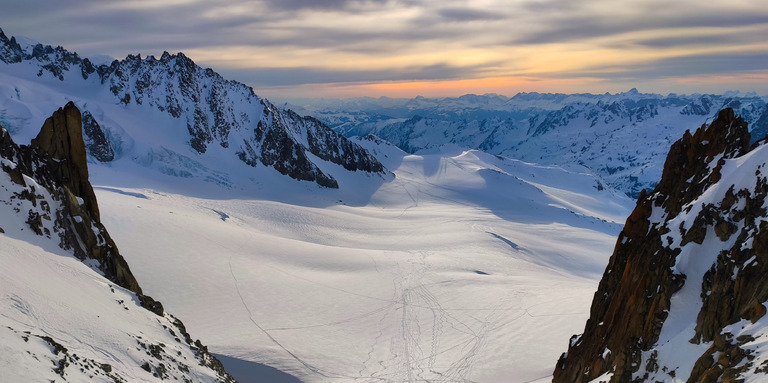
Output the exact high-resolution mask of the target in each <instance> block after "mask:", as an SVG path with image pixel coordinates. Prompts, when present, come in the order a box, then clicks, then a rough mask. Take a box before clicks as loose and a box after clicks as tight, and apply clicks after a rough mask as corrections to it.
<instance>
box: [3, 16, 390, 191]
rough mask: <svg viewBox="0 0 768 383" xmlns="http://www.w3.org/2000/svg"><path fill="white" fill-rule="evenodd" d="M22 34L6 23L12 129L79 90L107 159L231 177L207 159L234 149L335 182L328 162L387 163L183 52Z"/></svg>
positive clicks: (304, 176) (93, 143)
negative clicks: (122, 52)
mask: <svg viewBox="0 0 768 383" xmlns="http://www.w3.org/2000/svg"><path fill="white" fill-rule="evenodd" d="M24 41H25V42H24V43H19V42H18V41H17V40H16V38H14V37H11V38H8V37H7V36H6V35H5V34H4V33H3V32H2V30H0V69H1V71H0V72H2V75H3V79H2V80H3V81H2V85H0V88H2V89H0V93H2V95H3V96H4V97H3V98H2V100H0V123H2V124H3V125H4V126H5V127H6V128H7V129H8V130H9V131H11V132H12V133H13V134H17V133H20V132H21V131H22V130H25V129H26V130H29V131H32V130H34V129H36V128H35V126H38V125H39V120H38V118H37V117H35V116H38V115H44V114H42V113H38V110H36V109H41V110H48V112H47V113H49V111H50V110H52V109H55V107H54V105H56V104H63V102H66V101H70V100H72V101H74V102H75V103H76V104H77V105H78V107H79V108H80V109H81V110H82V113H83V117H84V123H85V139H86V141H87V143H88V151H89V154H90V155H91V156H92V157H93V158H94V159H95V160H98V161H101V162H109V161H113V160H116V159H119V158H121V157H123V156H130V157H131V158H133V159H134V160H135V161H136V162H138V163H140V164H143V165H145V166H147V167H151V168H154V169H156V170H160V171H162V172H165V173H168V174H175V175H178V176H182V177H192V176H199V177H203V178H208V179H210V180H211V181H213V182H218V183H225V184H226V183H228V180H226V179H222V176H221V175H220V174H218V173H217V172H216V171H214V170H212V169H208V168H209V167H210V166H211V165H210V164H211V163H213V164H215V163H216V162H218V161H219V160H220V159H221V158H222V157H224V158H230V157H232V158H238V159H239V160H240V161H242V163H245V164H247V165H250V166H252V167H256V166H259V165H265V166H267V167H270V168H274V169H275V170H277V171H278V172H280V173H282V174H284V175H288V176H290V177H292V178H295V179H297V180H304V181H312V182H316V183H317V184H319V185H321V186H325V187H330V188H336V187H338V183H337V181H336V180H335V179H334V177H333V176H332V175H331V174H329V173H327V172H326V171H323V170H321V167H325V165H323V163H325V162H328V163H331V164H335V165H338V166H340V167H341V168H343V169H345V170H348V171H362V172H367V173H371V174H384V173H385V172H386V171H385V169H384V168H383V166H382V165H381V163H379V162H378V161H377V160H376V159H375V158H374V157H372V156H371V155H369V154H368V153H367V152H366V151H365V150H364V149H362V148H361V147H360V146H358V145H356V144H354V143H353V142H351V141H349V140H347V139H346V138H344V137H343V136H341V135H339V134H337V133H335V132H334V131H333V130H331V129H329V128H328V127H326V126H325V125H324V124H323V123H321V122H320V121H318V120H316V119H313V118H307V117H302V116H299V115H297V114H295V113H292V112H286V111H284V110H281V109H279V108H277V107H275V106H274V105H273V104H271V103H270V102H269V101H267V100H266V99H264V98H261V97H259V96H257V95H256V94H255V93H254V91H253V89H251V88H250V87H248V86H246V85H244V84H241V83H238V82H236V81H231V80H226V79H224V78H222V77H221V76H220V75H219V74H217V73H216V72H214V71H213V70H212V69H203V68H201V67H200V66H198V65H196V64H195V63H194V62H193V61H192V60H190V59H189V58H188V57H186V56H185V55H184V54H183V53H179V54H177V55H172V54H169V53H167V52H165V53H163V55H162V56H161V57H160V58H155V57H153V56H150V57H146V58H142V57H141V56H140V55H137V56H134V55H129V56H128V57H126V58H125V59H123V60H114V61H112V62H111V63H109V64H101V65H96V64H95V63H94V62H93V61H91V60H90V59H88V58H82V57H80V56H79V55H78V54H77V53H74V52H70V51H68V50H66V49H64V48H62V47H52V46H50V45H43V44H39V43H37V44H33V43H29V42H27V40H26V39H25V40H24ZM40 94H48V96H47V97H40V96H39V95H40ZM164 138H165V140H164ZM179 144H181V145H179ZM134 146H135V147H134Z"/></svg>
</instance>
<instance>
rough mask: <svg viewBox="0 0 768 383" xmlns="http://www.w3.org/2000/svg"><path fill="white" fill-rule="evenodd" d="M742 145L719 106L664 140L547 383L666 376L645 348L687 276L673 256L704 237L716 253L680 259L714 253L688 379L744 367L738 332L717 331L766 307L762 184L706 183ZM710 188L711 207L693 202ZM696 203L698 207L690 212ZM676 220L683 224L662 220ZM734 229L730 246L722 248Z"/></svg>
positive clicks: (767, 250)
mask: <svg viewBox="0 0 768 383" xmlns="http://www.w3.org/2000/svg"><path fill="white" fill-rule="evenodd" d="M749 143H750V135H749V133H748V131H747V124H746V122H744V120H742V119H741V118H738V117H735V116H734V112H733V110H731V109H724V110H722V111H721V112H720V113H719V114H718V117H717V119H716V120H715V121H714V122H712V124H711V125H710V126H709V127H706V126H702V127H701V128H700V129H698V130H697V131H696V132H695V133H694V134H690V133H689V132H686V133H685V135H684V136H683V138H681V139H680V140H678V141H677V142H675V143H674V144H673V145H672V148H671V149H670V151H669V155H668V156H667V159H666V162H665V166H664V171H663V175H662V178H661V181H660V182H659V184H658V185H657V186H656V188H655V189H654V190H653V192H651V193H650V194H648V193H645V192H643V193H641V194H640V197H639V198H638V201H637V206H636V207H635V210H634V211H633V212H632V214H631V215H630V217H629V218H628V219H627V222H626V224H625V227H624V230H623V231H622V232H621V234H620V235H619V238H618V240H617V243H616V247H615V250H614V253H613V255H612V256H611V258H610V261H609V264H608V267H607V268H606V271H605V273H604V274H603V278H602V280H601V281H600V284H599V287H598V290H597V292H596V293H595V296H594V299H593V302H592V307H591V309H590V318H589V320H588V321H587V323H586V326H585V330H584V333H583V334H582V335H580V336H574V337H573V338H572V339H571V343H570V345H569V348H568V352H567V353H565V354H563V356H561V358H560V360H559V361H558V363H557V367H556V368H555V371H554V380H553V381H554V382H588V381H591V380H593V379H595V378H597V377H599V376H601V375H603V374H605V373H608V372H610V373H611V374H612V375H611V378H610V381H611V382H630V381H632V382H635V381H637V382H641V381H647V380H649V381H654V380H659V378H658V376H657V375H658V374H662V373H663V374H668V375H666V376H667V379H669V378H670V377H671V376H674V373H675V371H674V370H673V369H672V367H671V366H670V367H669V369H668V368H667V366H666V365H664V363H665V362H664V361H662V360H656V356H657V354H656V352H655V351H654V350H655V347H657V346H658V345H657V344H656V342H657V341H658V340H659V335H660V334H661V331H662V328H663V326H664V324H665V320H666V319H667V316H668V315H669V312H670V302H671V298H672V296H673V294H675V293H676V292H677V291H679V290H680V289H681V288H682V287H683V285H684V284H685V283H687V276H686V275H685V274H682V273H677V272H676V270H677V269H676V262H677V261H678V259H677V258H678V255H680V253H681V251H682V248H683V247H684V246H686V245H688V244H696V245H697V246H698V245H700V244H702V243H703V242H704V241H705V240H706V239H707V238H708V236H713V237H716V241H717V242H715V243H723V244H724V245H722V246H723V249H722V250H720V248H717V247H708V248H705V247H697V248H696V249H695V250H691V251H695V252H696V253H695V254H693V255H690V254H689V255H687V256H688V257H694V256H696V257H703V256H704V255H703V254H700V253H701V252H714V254H710V256H712V257H715V256H716V258H717V260H716V261H715V262H714V263H713V265H712V267H711V269H710V270H709V271H708V272H706V274H705V275H704V276H703V282H702V286H701V300H702V302H701V310H700V312H699V313H698V317H697V319H696V324H695V335H694V336H693V339H691V340H690V342H691V343H702V342H705V343H708V342H711V343H712V344H711V347H710V348H709V350H708V351H707V352H706V353H704V354H703V355H700V356H696V355H692V356H690V357H692V358H694V360H696V359H698V360H697V362H696V365H695V367H694V369H693V371H691V375H690V379H689V380H688V381H689V382H710V381H712V382H714V381H716V380H717V379H724V380H723V381H726V380H728V379H732V378H734V377H736V376H738V375H739V374H740V373H741V372H743V371H746V369H748V368H749V366H750V364H749V363H741V364H739V362H741V361H742V360H743V359H744V358H745V357H749V352H748V351H747V350H746V349H744V348H740V345H743V344H744V343H746V342H748V341H749V339H748V337H738V338H737V339H734V337H733V336H731V335H730V334H728V333H723V328H724V327H726V326H728V325H730V324H733V323H736V322H738V321H739V320H741V319H748V320H751V321H753V322H754V321H756V320H757V319H759V318H760V317H762V316H763V315H764V314H765V312H766V309H765V307H764V306H763V305H762V302H765V301H766V300H768V279H766V278H765V277H764V276H765V275H768V274H766V273H768V224H767V223H766V217H768V214H767V213H766V210H765V208H764V207H763V206H764V202H765V198H766V196H767V195H768V183H767V182H766V177H765V176H764V175H762V173H761V171H760V169H759V168H758V170H757V171H756V172H755V178H756V179H755V181H756V182H754V185H752V183H750V182H746V185H747V186H745V187H743V188H740V189H739V186H738V185H725V186H723V185H716V184H717V183H718V182H719V181H720V180H721V178H722V177H723V174H722V171H723V166H724V165H725V163H726V160H727V159H732V158H736V157H739V156H741V155H744V154H746V153H747V152H748V151H749V150H750V147H749ZM715 186H717V187H722V188H723V190H725V188H728V186H730V189H728V190H727V192H725V193H724V194H725V196H724V198H723V199H722V200H721V201H717V202H716V203H706V202H697V200H698V199H699V198H701V197H702V195H703V194H704V192H705V191H708V190H709V189H710V188H713V187H715ZM696 203H698V204H699V205H697V206H701V208H700V210H699V211H698V212H696V210H693V212H691V209H692V205H693V204H696ZM678 217H679V218H680V219H682V220H683V222H684V223H685V224H684V223H679V224H677V225H673V224H671V223H670V221H672V220H675V219H676V218H678ZM680 219H678V220H677V221H675V222H678V221H680ZM686 228H687V229H686ZM734 235H737V237H736V238H737V239H736V240H735V242H733V244H732V245H727V244H728V243H731V242H727V241H728V240H729V239H731V238H733V236H734ZM674 238H678V239H674ZM746 244H749V246H747V245H746ZM695 259H699V258H695ZM704 259H706V258H704ZM691 262H696V260H694V261H691ZM698 262H704V261H698ZM747 266H749V267H747ZM694 280H696V279H694ZM688 283H690V282H688ZM714 356H718V357H719V359H717V360H715V359H714ZM728 381H730V380H728Z"/></svg>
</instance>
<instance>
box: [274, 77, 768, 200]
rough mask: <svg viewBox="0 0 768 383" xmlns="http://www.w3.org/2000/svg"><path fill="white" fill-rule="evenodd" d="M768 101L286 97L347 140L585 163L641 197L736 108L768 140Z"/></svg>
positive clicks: (631, 96) (632, 95) (735, 97)
mask: <svg viewBox="0 0 768 383" xmlns="http://www.w3.org/2000/svg"><path fill="white" fill-rule="evenodd" d="M767 100H768V97H760V96H758V95H755V94H740V93H735V92H734V93H729V94H724V95H698V94H697V95H675V94H670V95H667V96H662V95H659V94H647V93H639V92H638V91H637V90H635V89H632V90H630V91H629V92H626V93H620V94H602V95H593V94H572V95H566V94H542V93H520V94H517V95H516V96H514V97H505V96H500V95H495V94H486V95H481V96H478V95H466V96H462V97H458V98H424V97H417V98H413V99H391V98H379V99H375V98H361V99H350V100H287V101H285V103H284V107H285V108H289V109H295V110H296V111H297V112H299V113H302V114H309V115H312V116H314V117H315V118H317V119H319V120H321V121H323V122H325V123H326V124H328V125H329V126H331V127H333V128H334V129H335V130H336V131H338V132H339V133H342V134H344V135H346V136H365V135H368V134H373V135H375V136H377V137H379V138H382V139H384V140H387V141H389V142H391V143H393V144H395V145H397V146H398V147H400V148H401V149H403V150H405V151H408V152H412V153H413V152H416V151H418V150H421V149H424V148H428V147H430V146H439V145H443V144H447V143H452V144H457V145H460V146H463V147H467V148H473V149H480V150H483V151H486V152H489V153H492V154H497V155H503V156H508V157H512V158H517V159H521V160H523V161H529V162H536V163H542V164H558V165H563V166H568V165H570V164H580V165H584V166H586V167H588V168H590V169H592V171H594V172H595V173H596V174H598V175H599V176H601V177H603V178H604V179H605V180H606V181H607V183H608V184H610V185H612V186H614V187H616V188H618V189H620V190H622V191H624V192H625V193H627V194H628V195H630V196H633V197H636V196H637V195H638V194H639V193H640V191H641V190H642V189H652V188H653V187H654V186H655V182H656V181H657V180H658V179H659V177H660V176H661V169H662V165H663V159H664V156H665V153H666V151H667V148H668V147H669V145H670V144H671V143H672V142H674V141H675V140H676V138H677V137H679V136H680V135H682V133H683V132H684V131H685V130H686V129H689V128H690V127H692V126H700V125H702V124H704V123H707V122H710V121H711V120H712V119H713V118H714V117H715V116H716V115H717V112H718V111H719V110H721V109H723V108H726V107H728V108H732V109H734V111H735V113H736V114H737V115H739V116H742V117H743V118H744V119H745V120H746V121H747V122H748V123H749V126H750V131H751V133H752V136H753V140H757V139H760V138H762V137H764V136H765V135H766V133H768V108H766V101H767Z"/></svg>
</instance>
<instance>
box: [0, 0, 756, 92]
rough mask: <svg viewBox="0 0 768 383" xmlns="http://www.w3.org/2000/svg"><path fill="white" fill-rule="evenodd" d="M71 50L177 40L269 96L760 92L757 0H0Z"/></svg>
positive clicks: (9, 28) (172, 44)
mask: <svg viewBox="0 0 768 383" xmlns="http://www.w3.org/2000/svg"><path fill="white" fill-rule="evenodd" d="M2 1H3V2H4V3H7V4H3V6H2V9H3V12H2V14H0V28H2V29H3V31H4V32H5V33H6V34H7V35H9V36H10V35H16V36H19V35H20V36H25V37H28V38H31V39H33V40H36V41H40V42H42V43H45V44H51V45H61V46H63V47H65V48H67V49H68V50H71V51H75V52H78V53H79V54H80V55H81V56H86V57H87V56H91V55H99V54H105V55H109V56H112V57H115V58H124V57H125V56H127V55H128V54H137V53H140V54H141V55H142V56H143V57H145V56H148V55H155V56H157V57H159V56H160V55H161V54H162V52H163V51H169V52H170V53H177V52H184V53H185V54H186V55H187V56H189V57H190V58H192V59H193V60H194V61H195V62H196V63H198V64H199V65H201V66H203V67H211V68H213V69H214V70H216V71H217V72H219V73H221V74H222V75H224V76H225V77H227V78H229V79H233V80H237V81H240V82H243V83H246V84H248V85H250V86H253V87H254V88H255V90H256V92H257V93H259V94H262V95H265V96H267V97H279V98H290V97H331V98H340V97H358V96H371V97H379V96H389V97H415V96H417V95H421V96H425V97H439V96H459V95H463V94H469V93H474V94H484V93H497V94H503V95H508V96H511V95H514V94H516V93H518V92H563V93H580V92H590V93H604V92H611V93H614V92H621V91H626V90H629V89H631V88H637V89H638V90H640V91H641V92H654V93H662V94H666V93H723V92H725V91H728V90H741V91H744V92H752V91H754V92H757V93H758V94H760V95H766V94H768V7H767V6H765V5H766V4H765V2H764V0H730V1H724V0H710V1H705V2H702V1H700V0H677V1H669V0H664V1H661V0H621V1H616V0H609V1H606V0H570V1H565V0H520V1H518V0H474V1H465V0H423V1H417V0H316V1H309V0H119V1H115V0H95V1H94V0H70V1H61V0H25V1H15V0H2Z"/></svg>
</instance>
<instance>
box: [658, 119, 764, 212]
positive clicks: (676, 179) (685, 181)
mask: <svg viewBox="0 0 768 383" xmlns="http://www.w3.org/2000/svg"><path fill="white" fill-rule="evenodd" d="M749 142H750V134H749V131H748V129H747V123H746V122H745V121H744V120H743V119H742V118H740V117H736V116H735V115H734V113H733V109H730V108H727V109H723V110H722V111H720V113H719V114H718V116H717V119H715V121H713V122H712V124H711V125H710V126H709V127H708V128H707V126H706V125H702V126H701V127H700V128H699V129H697V130H696V132H695V133H694V134H691V132H690V131H688V130H686V131H685V134H684V135H683V137H682V138H681V139H680V140H678V141H677V142H675V143H674V144H672V147H671V148H670V149H669V154H668V155H667V160H666V161H665V162H664V170H663V171H662V175H661V181H659V184H658V185H657V186H656V189H655V190H654V193H658V194H660V195H664V196H665V197H664V202H663V206H664V207H665V209H666V210H667V212H668V213H669V214H671V215H676V214H678V213H679V212H680V208H681V206H683V205H685V204H686V203H689V202H690V201H691V200H692V199H693V198H695V197H697V196H699V195H700V194H701V192H702V191H703V190H704V189H705V188H707V187H708V186H710V185H711V184H713V183H715V182H717V181H719V180H720V177H721V174H720V170H721V168H722V166H723V164H724V163H725V160H726V159H728V158H734V157H738V156H740V155H742V154H744V153H746V152H748V151H749ZM713 161H714V162H713Z"/></svg>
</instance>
